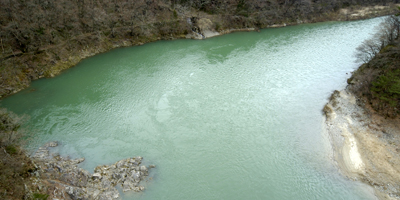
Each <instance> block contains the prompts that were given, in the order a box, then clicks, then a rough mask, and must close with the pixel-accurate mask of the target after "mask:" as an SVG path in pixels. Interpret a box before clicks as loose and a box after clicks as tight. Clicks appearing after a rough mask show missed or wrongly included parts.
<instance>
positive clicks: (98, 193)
mask: <svg viewBox="0 0 400 200" xmlns="http://www.w3.org/2000/svg"><path fill="white" fill-rule="evenodd" d="M57 145H58V144H57V142H49V143H47V144H45V145H44V146H42V147H40V148H39V149H38V151H37V152H36V153H35V154H34V155H33V157H32V159H33V161H34V163H35V165H36V166H35V167H36V168H37V170H36V171H35V172H33V173H34V177H33V178H32V179H34V180H33V182H34V185H36V187H37V188H34V189H33V190H35V189H36V190H38V191H40V192H44V193H47V194H51V198H52V199H73V200H75V199H117V198H119V196H120V195H119V192H118V190H117V189H116V186H117V185H120V186H121V187H122V190H123V191H124V192H126V191H135V192H140V191H143V190H144V186H142V185H140V182H141V181H143V180H147V179H149V178H148V176H149V168H154V167H155V166H154V165H150V166H145V165H141V162H142V159H143V158H142V157H140V156H139V157H132V158H127V159H124V160H120V161H118V162H116V163H114V164H112V165H101V166H97V167H96V168H95V169H94V173H93V174H91V173H90V172H88V171H87V170H85V169H82V168H80V167H79V166H78V164H79V163H81V162H83V161H84V160H85V159H84V158H79V159H70V158H69V157H61V156H60V155H58V154H57V153H54V154H50V148H52V147H56V146H57ZM34 192H35V191H31V193H34Z"/></svg>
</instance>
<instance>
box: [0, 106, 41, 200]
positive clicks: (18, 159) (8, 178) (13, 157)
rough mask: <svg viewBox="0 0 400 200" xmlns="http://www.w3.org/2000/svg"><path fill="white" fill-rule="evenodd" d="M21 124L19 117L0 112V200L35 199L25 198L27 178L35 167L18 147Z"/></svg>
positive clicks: (3, 110) (31, 197)
mask: <svg viewBox="0 0 400 200" xmlns="http://www.w3.org/2000/svg"><path fill="white" fill-rule="evenodd" d="M22 122H23V119H22V118H21V117H18V116H17V115H15V114H13V113H10V112H7V111H6V110H5V109H2V110H0V199H35V198H34V196H26V185H30V180H29V179H28V178H29V177H30V176H31V173H32V172H33V171H34V170H35V167H34V165H33V163H32V161H31V159H30V158H29V157H28V156H27V155H26V153H25V152H24V151H23V149H21V147H20V145H21V138H22V137H23V132H22V131H21V130H20V126H21V123H22ZM37 195H38V194H37ZM36 199H37V198H36Z"/></svg>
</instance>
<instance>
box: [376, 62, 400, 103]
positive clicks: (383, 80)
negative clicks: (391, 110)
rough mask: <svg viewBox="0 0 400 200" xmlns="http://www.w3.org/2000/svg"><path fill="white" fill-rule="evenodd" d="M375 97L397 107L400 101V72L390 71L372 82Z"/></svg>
mask: <svg viewBox="0 0 400 200" xmlns="http://www.w3.org/2000/svg"><path fill="white" fill-rule="evenodd" d="M371 92H372V94H373V96H375V97H377V98H379V99H380V100H383V101H385V102H386V103H388V104H389V105H390V106H391V107H396V106H397V105H398V103H399V99H400V70H394V71H388V72H386V73H385V74H383V75H381V76H379V77H378V78H377V80H376V81H374V82H372V87H371Z"/></svg>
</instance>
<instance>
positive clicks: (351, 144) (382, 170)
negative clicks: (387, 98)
mask: <svg viewBox="0 0 400 200" xmlns="http://www.w3.org/2000/svg"><path fill="white" fill-rule="evenodd" d="M324 112H325V114H326V128H327V130H328V133H329V137H330V141H331V144H332V148H333V158H334V161H335V163H336V165H337V166H338V168H339V170H340V171H341V173H342V174H343V175H345V176H347V177H348V178H350V179H352V180H358V181H362V182H364V183H366V184H368V185H371V186H372V187H373V188H374V189H375V192H376V196H377V197H378V198H379V199H400V154H399V152H400V121H399V119H390V118H385V117H382V116H381V115H378V114H376V113H375V112H374V111H373V110H372V109H370V108H369V107H368V105H365V103H364V101H363V100H361V99H358V98H356V97H355V96H354V95H353V94H352V93H350V92H349V91H348V90H343V91H335V92H334V93H333V94H332V96H331V98H330V101H329V103H328V104H327V105H326V106H325V107H324Z"/></svg>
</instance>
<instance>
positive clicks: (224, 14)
mask: <svg viewBox="0 0 400 200" xmlns="http://www.w3.org/2000/svg"><path fill="white" fill-rule="evenodd" d="M395 3H399V1H398V0H395V1H389V0H384V1H382V0H353V1H347V0H337V1H330V0H318V1H309V0H302V1H294V0H262V1H256V0H249V1H243V0H228V1H222V0H213V1H210V0H193V1H187V0H146V1H145V0H140V1H126V0H117V1H98V0H79V1H72V0H62V1H57V2H52V1H35V0H25V1H19V0H0V38H1V39H0V62H1V63H0V77H1V78H0V98H1V97H5V96H7V95H10V94H13V93H15V92H17V91H19V90H21V89H23V88H26V87H27V86H28V85H29V83H30V81H32V80H36V79H38V78H42V77H53V76H55V75H57V74H58V73H60V72H61V71H62V70H64V69H67V68H69V67H72V66H74V65H76V64H77V63H78V62H79V61H80V60H81V59H83V58H85V57H88V56H92V55H95V54H97V53H101V52H105V51H108V50H110V49H112V48H116V47H120V46H131V45H140V44H143V43H147V42H151V41H156V40H160V39H175V38H184V37H187V35H188V34H191V33H200V34H201V33H202V32H203V31H205V30H211V31H221V32H229V31H230V30H231V29H243V28H256V29H257V28H265V27H270V26H271V27H274V26H280V25H282V24H287V25H291V24H299V23H310V22H319V21H328V20H352V19H362V18H369V17H376V16H381V15H387V14H390V13H393V8H394V7H395V6H394V4H395ZM203 29H204V30H203Z"/></svg>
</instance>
